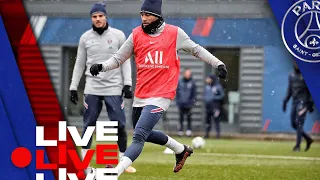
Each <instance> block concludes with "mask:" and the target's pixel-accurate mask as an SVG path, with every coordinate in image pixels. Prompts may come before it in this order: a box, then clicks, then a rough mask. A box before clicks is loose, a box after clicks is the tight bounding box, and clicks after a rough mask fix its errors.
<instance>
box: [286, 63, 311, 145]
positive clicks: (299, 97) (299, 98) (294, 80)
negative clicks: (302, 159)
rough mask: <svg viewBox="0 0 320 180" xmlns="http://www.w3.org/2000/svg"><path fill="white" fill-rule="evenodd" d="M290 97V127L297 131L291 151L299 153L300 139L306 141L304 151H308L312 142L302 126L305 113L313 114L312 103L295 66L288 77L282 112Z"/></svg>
mask: <svg viewBox="0 0 320 180" xmlns="http://www.w3.org/2000/svg"><path fill="white" fill-rule="evenodd" d="M290 97H292V109H291V125H292V127H293V128H294V129H295V130H296V131H297V141H296V145H295V146H294V148H293V151H300V144H301V139H302V137H304V139H305V140H306V143H307V145H306V148H305V151H307V150H309V148H310V145H311V144H312V142H313V140H312V139H311V137H310V136H309V135H308V134H307V133H305V132H304V131H303V124H304V121H305V118H306V115H307V112H308V111H310V112H313V101H312V98H311V94H310V92H309V90H308V88H307V85H306V84H305V82H304V79H303V77H302V74H301V72H300V70H299V69H298V66H297V65H296V64H295V66H294V71H293V72H292V73H291V74H290V75H289V86H288V90H287V95H286V97H285V98H284V100H283V107H282V109H283V111H284V112H285V111H286V107H287V102H288V101H289V99H290Z"/></svg>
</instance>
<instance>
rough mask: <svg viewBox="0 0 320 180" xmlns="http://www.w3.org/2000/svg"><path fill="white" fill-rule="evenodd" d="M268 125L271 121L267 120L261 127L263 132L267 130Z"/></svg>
mask: <svg viewBox="0 0 320 180" xmlns="http://www.w3.org/2000/svg"><path fill="white" fill-rule="evenodd" d="M270 123H271V120H270V119H267V120H266V123H265V124H264V126H263V131H267V130H268V128H269V125H270Z"/></svg>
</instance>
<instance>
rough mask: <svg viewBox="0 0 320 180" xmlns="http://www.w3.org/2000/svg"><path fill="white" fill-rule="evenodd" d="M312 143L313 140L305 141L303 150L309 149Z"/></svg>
mask: <svg viewBox="0 0 320 180" xmlns="http://www.w3.org/2000/svg"><path fill="white" fill-rule="evenodd" d="M312 143H313V140H312V139H310V140H308V141H307V145H306V149H305V150H304V151H308V150H309V149H310V146H311V144H312Z"/></svg>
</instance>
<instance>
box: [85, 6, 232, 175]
mask: <svg viewBox="0 0 320 180" xmlns="http://www.w3.org/2000/svg"><path fill="white" fill-rule="evenodd" d="M161 7H162V1H161V0H145V1H144V2H143V4H142V7H141V19H142V25H141V26H138V27H137V28H135V29H134V30H133V32H132V34H131V35H130V36H129V38H128V39H127V40H126V42H125V43H124V44H123V46H122V47H121V48H120V50H119V51H118V52H117V53H116V54H115V55H114V56H113V57H111V58H110V59H108V60H106V61H105V62H103V63H100V64H99V63H97V64H94V65H93V66H92V67H91V68H90V72H91V74H92V75H94V76H95V75H98V74H99V72H105V71H109V70H112V69H115V68H117V67H119V66H120V65H121V64H122V63H124V62H125V61H126V60H127V59H128V58H130V56H131V55H132V54H134V55H135V61H136V66H137V83H136V91H135V97H134V102H133V114H132V120H133V125H134V128H135V130H134V134H133V141H132V144H131V145H130V146H129V147H128V149H127V150H126V152H125V154H124V156H123V158H122V159H121V161H120V162H119V164H118V166H117V167H116V168H117V169H118V175H119V176H120V175H121V174H122V173H123V171H124V170H125V169H126V168H127V167H129V166H130V165H131V164H132V162H133V161H134V160H135V159H136V158H137V157H138V156H139V155H140V153H141V152H142V149H143V146H144V143H145V142H146V141H147V142H152V143H155V144H159V145H164V146H166V147H168V148H170V149H172V150H173V151H174V153H175V156H176V164H175V167H174V170H173V171H174V172H179V171H180V170H181V169H182V167H183V166H184V163H185V161H186V159H187V157H188V156H190V155H191V154H192V153H193V149H192V148H190V147H189V146H186V145H183V144H181V143H179V142H177V141H176V140H174V139H172V138H171V137H169V136H167V135H166V134H164V133H163V132H161V131H155V130H152V129H153V127H154V126H155V125H156V123H157V122H158V120H159V119H160V117H161V115H162V113H163V111H165V110H167V109H168V107H169V105H170V103H171V101H172V100H173V99H174V97H175V94H176V88H177V84H178V78H179V70H180V62H179V57H178V56H177V50H185V51H187V52H189V53H190V54H192V55H194V56H195V57H198V58H200V59H201V60H203V61H205V62H207V63H208V64H210V65H212V66H213V67H215V68H218V71H219V76H220V77H221V78H225V77H226V74H227V70H226V67H225V65H224V63H223V62H221V61H220V60H219V59H217V58H216V57H214V56H213V55H212V54H211V53H209V52H208V51H207V50H206V49H204V48H203V47H201V46H200V45H198V44H196V43H194V42H193V41H192V40H191V39H190V38H189V36H188V35H187V34H186V33H185V32H184V31H183V30H182V29H181V28H179V27H176V26H173V25H169V24H166V23H165V22H164V20H163V18H162V13H161V9H162V8H161Z"/></svg>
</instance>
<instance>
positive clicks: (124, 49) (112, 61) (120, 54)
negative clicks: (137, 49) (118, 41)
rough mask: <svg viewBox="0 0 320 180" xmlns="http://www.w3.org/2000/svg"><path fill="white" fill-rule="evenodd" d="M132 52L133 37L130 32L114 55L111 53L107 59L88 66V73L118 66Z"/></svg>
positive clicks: (96, 73)
mask: <svg viewBox="0 0 320 180" xmlns="http://www.w3.org/2000/svg"><path fill="white" fill-rule="evenodd" d="M132 53H133V38H132V34H130V36H129V38H128V39H127V40H126V41H125V42H124V44H123V45H122V46H121V48H120V49H119V50H118V51H117V53H116V54H115V55H113V56H112V57H111V58H109V59H108V60H106V61H104V62H103V63H101V64H94V65H92V66H91V68H90V73H91V74H92V75H93V76H96V75H98V74H99V72H105V71H110V70H112V69H116V68H118V67H119V66H120V65H121V64H123V63H124V62H125V61H126V60H128V59H129V58H130V57H131V55H132Z"/></svg>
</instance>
